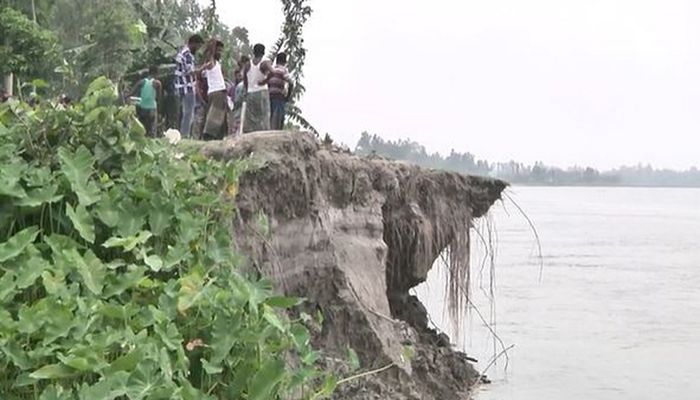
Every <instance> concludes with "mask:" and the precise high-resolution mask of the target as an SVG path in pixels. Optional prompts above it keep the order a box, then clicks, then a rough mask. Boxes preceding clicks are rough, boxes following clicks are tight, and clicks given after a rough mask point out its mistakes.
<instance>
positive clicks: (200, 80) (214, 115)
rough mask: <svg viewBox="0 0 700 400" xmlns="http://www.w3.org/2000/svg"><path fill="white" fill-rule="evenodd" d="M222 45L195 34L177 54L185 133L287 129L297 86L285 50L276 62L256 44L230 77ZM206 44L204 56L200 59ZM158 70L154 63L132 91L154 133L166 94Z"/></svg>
mask: <svg viewBox="0 0 700 400" xmlns="http://www.w3.org/2000/svg"><path fill="white" fill-rule="evenodd" d="M224 46H225V44H224V43H223V42H222V41H221V40H218V39H215V38H213V39H210V40H209V41H207V42H206V43H205V41H204V39H203V38H202V37H201V36H200V35H193V36H191V37H190V38H189V40H188V42H187V44H186V45H185V46H184V47H183V48H182V49H181V50H180V51H179V52H178V54H177V56H176V57H175V63H176V68H175V83H174V86H175V87H174V89H175V91H176V93H177V96H178V98H179V100H180V111H181V112H180V134H181V136H182V137H185V138H191V137H197V138H201V139H204V140H214V139H222V138H224V137H225V136H236V135H239V134H241V133H249V132H256V131H266V130H281V129H283V128H284V121H285V115H286V108H287V103H288V102H289V100H290V98H291V96H292V93H293V91H294V84H293V81H292V78H291V76H290V73H289V71H288V69H287V55H286V54H284V53H280V54H277V55H276V57H275V60H274V63H273V62H271V61H269V60H266V59H265V46H264V45H262V44H256V45H255V46H254V47H253V54H252V55H251V56H248V55H243V56H241V57H240V59H239V60H237V63H236V68H235V71H233V73H232V75H231V77H232V79H231V80H229V79H226V77H227V74H226V72H225V71H224V67H223V66H222V63H221V58H222V55H223V52H224ZM202 47H204V56H203V58H202V59H201V62H198V60H197V53H198V52H199V50H200V49H201V48H202ZM157 73H158V70H157V68H155V67H154V68H151V69H150V70H149V72H148V75H147V76H146V77H145V78H144V79H142V80H140V81H139V82H138V83H137V85H136V86H135V87H134V89H133V90H132V96H134V97H135V101H136V105H137V113H138V117H139V119H140V120H141V122H142V124H143V125H144V127H145V128H146V130H147V132H149V134H151V135H155V129H156V120H157V111H156V110H157V108H158V104H157V100H158V99H159V98H161V97H162V93H163V85H162V83H161V82H160V81H159V80H158V79H157V78H156V76H157ZM198 116H200V118H198ZM198 121H201V122H202V124H201V126H198V125H200V124H198ZM195 128H198V129H195ZM195 132H197V133H195Z"/></svg>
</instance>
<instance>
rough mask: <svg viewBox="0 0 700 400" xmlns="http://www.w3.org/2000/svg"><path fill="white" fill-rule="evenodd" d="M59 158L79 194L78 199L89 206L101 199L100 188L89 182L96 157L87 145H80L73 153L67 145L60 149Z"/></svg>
mask: <svg viewBox="0 0 700 400" xmlns="http://www.w3.org/2000/svg"><path fill="white" fill-rule="evenodd" d="M58 158H59V159H60V160H61V171H62V172H63V175H65V177H66V178H67V179H68V182H70V185H71V188H72V189H73V192H75V194H76V195H77V196H78V201H79V202H80V204H82V205H83V206H85V207H87V206H89V205H91V204H93V203H95V202H97V201H98V200H99V199H100V189H99V188H98V187H97V186H96V185H95V184H94V182H89V180H90V175H92V171H93V168H92V167H93V165H94V164H95V158H94V157H93V156H92V154H91V153H90V150H88V149H87V148H86V147H85V146H80V147H79V148H78V150H77V151H76V152H75V153H73V152H71V151H70V150H68V149H67V148H65V147H61V148H60V149H58Z"/></svg>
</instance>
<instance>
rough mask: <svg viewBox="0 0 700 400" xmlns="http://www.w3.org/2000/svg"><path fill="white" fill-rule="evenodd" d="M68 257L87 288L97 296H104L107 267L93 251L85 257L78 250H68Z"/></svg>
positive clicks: (89, 251)
mask: <svg viewBox="0 0 700 400" xmlns="http://www.w3.org/2000/svg"><path fill="white" fill-rule="evenodd" d="M66 255H67V256H68V258H69V259H70V260H71V262H72V263H73V265H75V268H76V269H77V270H78V273H79V274H80V276H81V277H82V278H83V284H84V285H85V287H87V288H88V290H90V291H91V292H92V293H93V294H95V295H100V294H102V288H103V287H104V279H105V275H106V273H107V271H106V270H107V267H106V266H105V265H104V264H103V263H102V261H100V259H99V258H97V257H96V256H95V254H94V253H93V252H92V251H91V250H88V251H87V252H86V253H85V257H83V256H81V255H80V253H78V250H76V249H70V250H68V251H67V252H66Z"/></svg>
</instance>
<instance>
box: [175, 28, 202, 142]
mask: <svg viewBox="0 0 700 400" xmlns="http://www.w3.org/2000/svg"><path fill="white" fill-rule="evenodd" d="M203 44H204V39H202V37H201V36H199V35H192V36H190V39H189V40H188V41H187V45H186V46H185V47H183V48H182V50H180V52H179V53H177V56H176V57H175V64H176V67H175V90H177V93H178V95H179V96H180V105H181V110H182V115H181V116H180V118H181V119H180V134H181V135H182V137H185V138H187V137H190V131H191V130H192V120H193V119H194V109H195V106H196V104H197V94H196V92H197V90H196V85H197V83H196V82H195V69H196V68H195V59H194V56H195V54H197V50H199V48H200V47H201V46H202V45H203Z"/></svg>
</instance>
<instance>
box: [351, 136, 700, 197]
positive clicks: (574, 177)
mask: <svg viewBox="0 0 700 400" xmlns="http://www.w3.org/2000/svg"><path fill="white" fill-rule="evenodd" d="M355 153H356V154H358V155H372V154H374V155H377V156H381V157H386V158H390V159H394V160H401V161H406V162H410V163H413V164H416V165H420V166H422V167H426V168H435V169H442V170H447V171H454V172H460V173H466V174H474V175H484V176H492V177H496V178H500V179H504V180H506V181H508V182H511V183H513V184H521V185H551V186H660V187H700V170H698V169H697V168H695V167H693V168H691V169H688V170H686V171H676V170H670V169H655V168H653V167H652V166H651V165H642V164H639V165H636V166H624V167H620V168H616V169H613V170H609V171H599V170H597V169H595V168H591V167H578V166H574V167H568V168H559V167H553V166H548V165H545V164H544V163H542V162H536V163H535V164H533V165H528V164H525V163H521V162H517V161H508V162H489V161H487V160H483V159H478V158H477V157H476V156H475V155H474V154H471V153H469V152H466V153H460V152H457V151H455V150H452V151H451V152H450V154H448V155H442V154H440V153H437V152H433V153H429V152H428V151H427V150H426V149H425V146H423V145H421V144H420V143H417V142H415V141H412V140H409V139H399V140H395V141H392V140H385V139H383V138H382V137H380V136H378V135H372V134H369V133H367V132H363V133H362V136H361V137H360V140H359V141H358V143H357V146H356V147H355Z"/></svg>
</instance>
